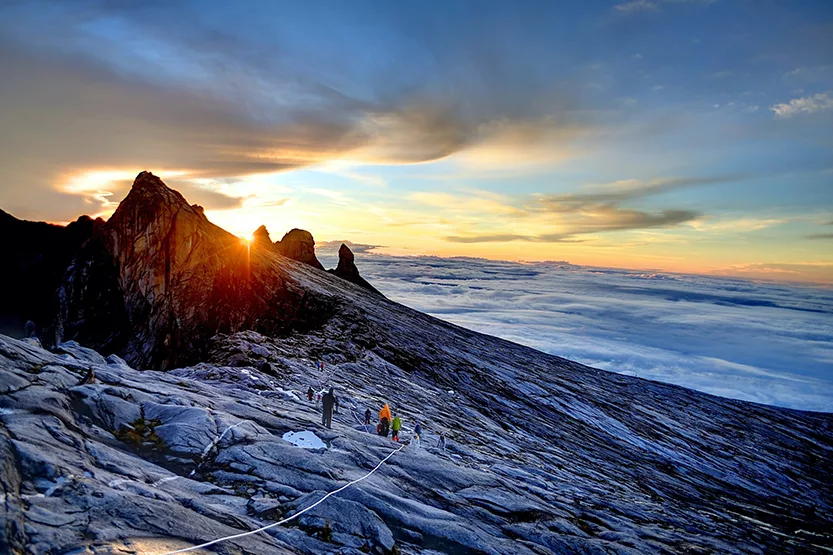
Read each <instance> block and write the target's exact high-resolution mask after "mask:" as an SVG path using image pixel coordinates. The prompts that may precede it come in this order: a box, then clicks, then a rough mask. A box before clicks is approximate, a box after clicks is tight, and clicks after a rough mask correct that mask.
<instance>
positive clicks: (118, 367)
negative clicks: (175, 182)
mask: <svg viewBox="0 0 833 555" xmlns="http://www.w3.org/2000/svg"><path fill="white" fill-rule="evenodd" d="M145 178H146V179H150V178H149V177H147V176H146V177H145ZM143 187H144V186H143ZM142 190H143V189H140V192H141V191H142ZM165 197H166V198H171V199H172V202H175V203H176V204H177V206H180V204H181V202H184V203H185V205H186V206H187V201H185V200H184V198H183V199H181V202H180V200H179V198H177V197H169V195H168V193H165ZM137 198H140V195H137V196H135V197H134V198H133V199H131V201H130V202H127V201H125V202H127V204H125V205H124V207H125V208H124V210H123V211H122V212H121V213H120V217H119V218H115V219H112V221H113V223H112V224H110V222H108V223H107V225H108V227H106V228H105V229H104V230H103V231H102V233H101V235H100V236H98V237H94V238H93V239H92V240H90V241H88V242H87V243H85V245H84V249H87V251H85V252H84V253H82V256H79V257H78V258H76V261H75V262H74V266H73V269H72V271H70V272H69V274H68V276H67V279H66V281H65V284H64V287H63V290H62V291H63V292H64V293H65V296H64V297H63V299H64V301H63V302H64V305H63V306H64V308H65V309H66V314H67V316H73V318H69V317H67V318H65V319H64V320H63V322H64V323H72V322H81V324H82V325H80V326H78V327H76V328H75V329H76V330H83V329H87V330H89V329H104V328H107V329H109V330H112V329H113V326H112V325H111V324H112V323H113V322H110V323H109V324H108V325H107V326H101V327H100V328H96V327H95V326H93V328H91V327H90V326H91V324H90V322H85V319H88V318H92V317H94V315H88V314H87V313H86V312H84V311H82V310H79V308H80V307H83V305H85V303H89V300H90V295H94V294H97V293H96V292H102V291H105V292H106V291H107V288H106V287H98V285H101V284H96V283H93V281H92V279H93V278H94V277H95V276H103V275H105V274H106V273H107V272H111V274H109V277H108V278H107V279H102V281H103V282H104V284H105V285H106V284H110V285H109V286H112V287H114V288H115V289H114V290H113V297H112V299H110V300H109V301H107V302H112V305H111V306H112V307H115V308H117V305H118V302H117V301H118V299H127V303H126V304H125V306H124V310H125V313H124V315H123V317H122V316H119V315H118V314H117V312H118V311H117V310H116V311H115V312H113V313H112V314H115V315H116V318H115V320H114V321H121V322H122V323H123V324H125V325H126V327H125V328H124V330H121V331H120V333H124V334H125V335H124V337H127V342H126V343H125V345H124V346H122V347H120V348H124V349H126V352H130V353H136V354H137V356H136V357H135V358H134V360H136V361H139V362H140V363H141V362H142V361H143V360H147V361H150V362H154V361H158V362H160V363H159V364H156V365H155V367H156V368H157V369H166V370H168V371H167V372H164V373H162V372H155V371H147V370H145V371H137V370H135V369H134V368H132V367H131V366H130V365H129V364H128V362H125V361H124V360H122V359H121V358H119V357H115V356H110V357H108V358H104V357H103V356H101V355H100V354H98V353H96V352H95V351H93V350H90V349H87V348H84V347H82V346H80V345H78V344H76V343H74V342H72V341H70V342H65V343H63V344H61V345H59V346H58V348H57V349H58V350H57V352H55V353H51V352H49V351H45V350H43V349H40V348H39V347H37V346H34V345H31V344H30V343H27V342H23V341H15V340H11V339H8V338H5V337H0V372H2V378H3V380H2V383H4V384H9V385H8V386H4V387H5V389H2V390H0V422H2V426H0V452H2V453H4V454H3V461H2V463H3V465H4V472H3V477H2V481H3V484H2V485H3V491H4V492H6V493H5V494H4V495H6V499H7V503H6V504H4V505H2V506H0V516H2V519H4V520H3V522H2V523H0V524H3V526H0V547H3V546H9V549H12V548H14V549H19V550H22V549H23V546H24V545H36V546H41V548H42V549H44V550H45V549H47V547H46V546H49V548H55V547H56V546H58V547H60V549H62V550H66V551H69V550H72V549H86V550H88V551H91V552H93V553H99V552H100V553H107V552H112V551H108V549H110V550H115V549H124V550H127V551H128V552H129V551H130V550H132V551H133V552H139V553H141V552H154V551H152V550H150V551H147V550H146V551H142V550H140V549H139V548H138V547H136V546H139V545H140V544H141V542H148V541H151V540H152V541H154V542H162V543H165V542H168V543H170V542H180V543H181V542H185V543H184V544H185V545H193V544H196V543H201V542H203V541H208V540H212V539H215V538H216V537H219V536H222V535H226V534H231V533H233V532H238V531H240V530H248V529H254V528H258V527H260V526H262V525H263V524H265V523H268V522H274V521H275V520H277V519H278V518H277V517H278V516H280V515H283V514H291V512H292V511H295V510H298V508H301V507H304V506H308V505H309V504H310V503H311V502H312V500H313V499H317V498H320V495H322V493H323V492H325V491H332V490H334V489H336V488H337V487H339V486H341V485H343V484H344V483H345V482H346V481H348V480H351V479H355V478H357V477H358V476H360V475H362V474H364V473H365V472H366V471H367V470H368V469H369V468H372V467H373V466H374V465H375V464H376V463H377V462H378V461H379V460H381V458H382V457H383V456H385V455H386V454H387V453H389V452H390V450H391V449H392V445H391V443H390V440H387V439H384V438H380V437H378V436H376V435H375V434H374V433H372V432H373V430H372V429H371V428H370V427H365V426H363V425H362V424H361V420H362V415H363V413H364V409H365V408H370V409H371V410H372V412H374V413H375V411H376V410H378V408H379V407H380V406H381V403H383V402H387V403H390V405H391V406H392V407H393V409H394V411H395V413H396V414H400V415H402V417H403V420H404V421H405V427H404V430H403V437H404V438H411V437H412V435H413V428H414V426H415V423H416V422H421V423H422V428H423V430H424V437H423V440H424V444H425V445H424V447H425V448H423V449H416V448H415V446H409V447H408V448H406V449H405V450H403V451H402V452H401V454H398V455H397V456H396V457H394V458H392V459H391V460H390V461H389V464H388V465H386V466H385V467H383V468H382V469H380V471H379V473H377V475H375V476H373V477H372V478H371V479H369V480H368V481H367V482H363V483H362V485H361V486H357V487H356V488H355V489H351V490H348V491H346V492H344V495H343V497H339V499H341V501H337V502H335V503H334V504H333V505H326V504H325V505H322V506H321V507H322V509H321V511H322V512H320V513H316V514H315V515H313V516H311V517H310V518H308V519H306V518H302V520H301V521H300V522H299V523H298V525H297V526H295V525H290V526H288V527H278V528H276V529H273V532H270V533H269V534H267V535H264V536H262V537H257V538H251V539H243V540H240V541H239V542H238V541H236V540H235V541H233V542H229V543H228V544H218V546H217V549H218V551H219V552H221V553H233V552H236V550H244V551H249V552H274V553H320V552H324V551H333V552H340V553H345V554H352V555H357V554H358V553H361V552H362V550H365V551H366V550H371V551H375V552H377V553H384V554H388V553H392V552H393V551H394V546H395V548H396V549H397V550H398V551H399V553H403V554H405V553H407V554H410V553H425V554H435V553H438V552H439V553H447V554H449V555H458V554H460V553H489V554H503V553H513V554H524V555H526V554H537V553H623V554H624V553H637V552H639V553H711V552H726V553H749V554H752V553H760V552H762V551H777V552H794V553H803V552H806V553H812V552H814V551H817V550H821V549H830V548H833V536H831V535H830V534H829V530H830V529H831V523H833V491H832V490H833V485H831V484H830V483H829V479H828V478H829V476H830V475H833V466H831V464H832V463H831V457H830V454H831V453H833V415H831V414H822V413H807V412H802V411H796V410H791V409H781V408H776V407H769V406H765V405H756V404H753V403H748V402H743V401H734V400H729V399H723V398H719V397H714V396H711V395H707V394H704V393H700V392H696V391H692V390H688V389H685V388H682V387H679V386H674V385H669V384H662V383H658V382H652V381H648V380H643V379H639V378H634V377H630V376H624V375H619V374H614V373H611V372H606V371H602V370H597V369H594V368H589V367H586V366H583V365H581V364H578V363H575V362H572V361H569V360H566V359H563V358H560V357H556V356H553V355H548V354H545V353H541V352H539V351H536V350H534V349H532V348H529V347H524V346H521V345H517V344H514V343H511V342H509V341H505V340H501V339H497V338H494V337H490V336H487V335H483V334H479V333H476V332H473V331H470V330H467V329H465V328H461V327H459V326H456V325H453V324H451V323H448V322H444V321H442V320H438V319H436V318H433V317H431V316H428V315H426V314H423V313H420V312H418V311H416V310H413V309H410V308H408V307H405V306H403V305H400V304H398V303H395V302H393V301H391V300H389V299H386V298H384V297H383V296H381V295H377V294H375V293H373V292H372V291H370V290H368V289H365V288H362V287H358V286H356V285H355V284H353V283H349V282H348V281H346V280H344V279H340V278H338V277H337V276H333V275H331V274H330V273H327V272H323V271H321V270H319V269H317V268H315V267H313V266H311V265H309V264H306V263H301V262H298V261H295V260H291V259H289V258H286V257H284V256H281V255H279V254H278V253H275V252H273V251H271V250H268V249H261V248H257V247H256V246H255V247H253V248H251V250H250V249H249V248H248V247H247V246H246V245H245V244H243V243H240V241H239V240H238V239H237V238H235V237H234V236H231V235H230V234H226V232H222V233H221V232H220V231H222V230H220V231H215V230H213V228H212V227H209V226H208V225H206V224H205V222H204V221H203V219H204V214H202V213H201V211H199V210H198V209H196V208H192V207H191V209H187V208H184V206H180V210H179V211H176V210H172V211H166V210H162V212H161V213H160V211H159V210H158V209H156V208H153V206H152V203H150V205H147V204H142V203H135V204H134V203H133V201H134V200H136V199H137ZM141 198H143V197H141ZM180 198H181V196H180ZM121 208H122V207H121V206H120V209H121ZM157 208H158V207H157ZM117 213H118V210H117ZM134 213H135V214H136V217H133V216H132V215H133V214H134ZM125 214H131V217H129V218H128V217H126V216H124V215H125ZM160 214H161V215H160ZM180 214H181V216H180ZM142 218H145V219H142ZM142 222H145V223H147V222H150V223H151V224H152V225H144V223H142ZM159 222H162V223H161V224H160V223H159ZM211 225H213V224H211ZM215 227H216V226H215ZM217 229H219V228H217ZM212 237H216V238H217V244H206V243H207V242H208V239H210V238H212ZM114 244H118V245H120V247H119V249H118V251H117V252H115V251H114V250H113V245H114ZM166 245H167V246H166ZM137 249H138V250H139V254H144V253H146V252H148V250H150V251H152V252H154V253H158V256H157V255H154V256H153V257H149V259H148V257H143V256H139V255H137V252H136V251H137ZM223 249H225V250H223ZM116 255H118V256H116ZM113 260H117V261H118V263H117V264H115V263H113ZM206 261H207V263H206ZM108 264H110V266H107V265H108ZM108 268H109V269H108ZM218 276H219V277H218ZM231 278H234V279H231ZM238 278H239V279H238ZM191 280H196V281H193V282H192V281H191ZM215 285H219V286H223V287H222V288H221V292H222V294H223V295H226V296H229V297H230V298H232V299H233V300H235V301H238V300H239V301H241V302H243V303H244V305H243V307H244V309H245V310H242V309H241V308H240V307H236V308H235V307H231V308H229V309H228V313H226V311H225V310H220V311H216V310H215V312H210V311H209V310H208V308H209V307H210V306H212V305H214V304H215V303H216V302H217V299H216V297H214V296H212V295H213V294H214V293H213V292H215V291H216V290H215V288H214V287H215ZM263 293H265V294H272V293H280V294H279V295H278V296H277V297H278V301H279V302H278V303H262V302H260V300H261V299H260V298H259V295H261V294H263ZM105 297H106V296H105ZM114 299H115V300H114ZM105 300H107V299H105ZM143 303H145V304H147V305H151V307H150V309H146V308H144V307H145V304H143ZM281 303H283V304H281ZM93 304H94V305H95V306H98V307H99V308H100V307H101V306H104V305H102V304H100V303H93ZM105 304H106V303H105ZM304 306H306V307H307V308H311V309H318V310H320V312H318V313H316V315H317V316H319V318H318V319H316V320H314V321H310V320H307V321H306V323H308V324H310V325H307V326H299V325H293V326H286V325H285V324H286V323H284V325H283V326H281V325H279V324H280V323H279V322H275V323H274V325H273V324H272V322H270V321H266V320H262V319H258V316H260V317H262V318H264V319H268V318H269V317H270V313H271V318H273V319H275V320H277V319H278V317H281V318H284V319H293V318H295V317H296V316H297V315H298V314H299V312H298V311H299V310H300V309H301V308H302V307H304ZM190 309H193V310H190ZM131 310H132V311H133V313H131V312H130V311H131ZM260 310H262V311H263V312H258V311H260ZM293 311H295V312H293ZM244 312H245V314H244ZM276 313H277V314H276ZM172 317H173V321H174V325H171V324H170V322H171V320H169V318H172ZM237 317H240V318H242V319H240V320H234V319H233V318H237ZM223 318H225V320H223ZM214 319H218V321H220V322H221V323H223V324H228V325H227V326H226V327H225V328H224V327H223V326H220V325H217V322H207V321H209V320H214ZM208 324H211V325H210V326H208V327H204V326H207V325H208ZM293 324H297V321H295V322H293ZM85 326H86V327H85ZM177 333H179V336H177V335H176V334H177ZM167 334H170V336H169V337H168V335H167ZM130 341H133V342H134V344H133V345H132V346H131V345H130ZM166 341H167V342H168V343H166ZM189 341H191V342H194V343H196V342H199V343H200V344H199V345H196V344H195V345H193V346H191V345H189V343H188V342H189ZM172 346H174V347H176V348H180V347H182V348H184V349H186V350H187V349H189V348H192V349H193V354H192V355H191V357H190V359H186V358H184V357H183V358H182V359H181V360H180V359H177V358H174V357H170V356H168V355H167V353H169V350H170V349H171V348H172ZM142 348H146V349H147V350H145V351H142V350H141V349H142ZM154 357H157V358H154ZM166 357H167V358H166ZM320 361H323V362H324V366H323V367H321V366H318V365H317V363H318V362H320ZM139 367H140V368H141V367H144V368H147V366H143V365H141V364H140V365H139ZM311 385H313V386H315V387H316V389H324V388H327V387H335V389H336V392H337V394H338V395H339V397H340V399H341V406H342V407H343V411H342V412H341V413H340V414H338V415H336V418H335V424H334V427H333V429H332V430H330V429H327V428H323V427H321V425H320V414H319V412H318V410H317V408H316V406H315V403H314V402H307V401H306V400H305V397H304V393H305V392H306V390H307V388H308V387H310V386H311ZM243 421H246V422H249V424H246V425H243ZM299 430H311V431H314V432H315V433H316V434H317V435H318V436H319V437H320V438H321V439H322V440H323V441H324V443H325V444H326V445H327V448H326V449H320V450H312V451H303V450H300V449H298V448H296V447H293V446H292V445H290V444H289V443H287V442H286V441H284V440H283V439H282V437H283V436H284V434H286V433H288V432H291V431H299ZM440 431H445V432H446V434H447V436H448V440H449V448H448V450H447V451H442V450H440V449H439V448H438V447H437V445H436V441H437V439H438V433H439V432H440ZM212 442H213V443H212ZM168 478H170V480H171V481H170V482H165V481H163V480H167V479H168ZM116 499H118V500H119V501H118V503H116V501H115V500H116ZM8 500H11V502H9V501H8ZM328 502H329V500H328ZM84 507H86V508H84ZM327 507H329V508H327ZM23 509H26V510H23ZM79 511H80V512H82V513H83V514H85V515H86V516H87V519H86V520H83V519H78V518H75V517H72V518H71V520H67V518H66V517H62V516H61V515H65V514H74V513H75V512H79ZM328 520H329V521H330V525H332V539H331V543H327V542H323V541H322V540H321V538H322V537H326V534H325V533H324V532H323V531H324V530H325V529H326V527H325V522H327V521H328ZM56 522H63V523H64V524H63V525H62V526H61V527H60V529H55V528H54V524H55V523H56ZM112 522H116V523H118V525H115V526H114V525H113V524H111V523H112ZM170 522H181V523H183V524H181V525H180V526H172V525H170V524H169V523H170ZM322 534H324V535H323V536H322ZM90 536H92V537H90ZM2 542H5V543H2ZM392 542H393V543H392ZM163 551H164V550H162V549H159V550H157V551H155V553H159V552H163Z"/></svg>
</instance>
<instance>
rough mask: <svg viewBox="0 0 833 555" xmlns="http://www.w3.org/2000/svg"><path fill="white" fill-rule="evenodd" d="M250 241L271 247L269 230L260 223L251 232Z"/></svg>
mask: <svg viewBox="0 0 833 555" xmlns="http://www.w3.org/2000/svg"><path fill="white" fill-rule="evenodd" d="M252 242H253V243H255V244H258V245H260V244H262V245H266V246H269V247H272V246H273V245H272V237H271V236H270V235H269V230H268V229H266V226H265V225H261V226H260V227H259V228H257V229H256V230H255V231H254V233H252Z"/></svg>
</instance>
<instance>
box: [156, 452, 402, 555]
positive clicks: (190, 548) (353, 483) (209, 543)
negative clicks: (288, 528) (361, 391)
mask: <svg viewBox="0 0 833 555" xmlns="http://www.w3.org/2000/svg"><path fill="white" fill-rule="evenodd" d="M406 445H407V444H405V443H403V444H402V445H400V446H399V448H398V449H396V450H395V451H392V452H391V454H390V455H388V456H387V457H385V458H384V459H382V460H381V461H379V464H377V465H376V466H375V467H374V468H373V470H371V471H370V472H368V473H367V474H365V475H364V476H362V477H361V478H357V479H355V480H353V481H352V482H348V483H347V484H345V485H343V486H341V487H340V488H338V489H337V490H334V491H331V492H330V493H328V494H327V495H325V496H324V497H322V498H321V499H319V500H318V501H316V502H315V503H313V504H312V505H310V506H309V507H307V508H306V509H303V510H301V511H298V512H297V513H295V514H294V515H292V516H290V517H287V518H285V519H283V520H279V521H278V522H273V523H272V524H269V525H267V526H264V527H263V528H258V529H257V530H252V531H250V532H242V533H240V534H234V535H232V536H226V537H224V538H218V539H216V540H212V541H210V542H206V543H201V544H200V545H195V546H193V547H186V548H184V549H178V550H176V551H169V552H168V553H163V554H162V555H174V554H175V553H185V552H186V551H193V550H195V549H202V548H203V547H208V546H209V545H214V544H216V543H220V542H224V541H227V540H234V539H237V538H243V537H245V536H251V535H252V534H257V533H260V532H263V531H264V530H268V529H269V528H274V527H275V526H280V525H281V524H286V523H287V522H289V521H290V520H294V519H296V518H298V517H299V516H301V515H302V514H304V513H305V512H307V511H309V510H311V509H313V508H315V507H317V506H318V505H320V504H321V503H323V502H324V500H325V499H327V498H328V497H330V496H331V495H335V494H337V493H339V492H341V491H344V490H346V489H347V488H349V487H351V486H354V485H356V484H358V483H359V482H361V481H362V480H364V479H365V478H368V477H369V476H370V475H371V474H373V473H374V472H376V471H377V470H379V468H381V466H382V465H383V464H385V462H387V460H388V459H389V458H391V457H392V456H394V455H395V454H397V453H398V452H400V451H401V450H402V449H404V448H405V446H406Z"/></svg>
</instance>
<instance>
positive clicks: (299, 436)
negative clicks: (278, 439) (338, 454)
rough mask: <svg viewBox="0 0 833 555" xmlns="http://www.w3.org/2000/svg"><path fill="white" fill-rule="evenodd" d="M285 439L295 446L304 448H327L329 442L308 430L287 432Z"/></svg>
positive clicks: (284, 435)
mask: <svg viewBox="0 0 833 555" xmlns="http://www.w3.org/2000/svg"><path fill="white" fill-rule="evenodd" d="M283 439H284V441H288V442H289V443H291V444H292V445H294V446H295V447H300V448H302V449H326V448H327V444H326V443H324V442H323V441H321V438H319V437H318V436H317V435H315V434H314V433H313V432H310V431H308V430H304V431H302V432H286V433H285V434H283Z"/></svg>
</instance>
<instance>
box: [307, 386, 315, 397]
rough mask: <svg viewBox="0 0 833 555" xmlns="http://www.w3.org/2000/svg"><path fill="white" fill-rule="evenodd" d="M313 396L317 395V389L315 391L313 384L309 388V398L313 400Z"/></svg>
mask: <svg viewBox="0 0 833 555" xmlns="http://www.w3.org/2000/svg"><path fill="white" fill-rule="evenodd" d="M313 397H315V391H313V389H312V386H309V389H307V399H309V400H310V401H312V398H313Z"/></svg>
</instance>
